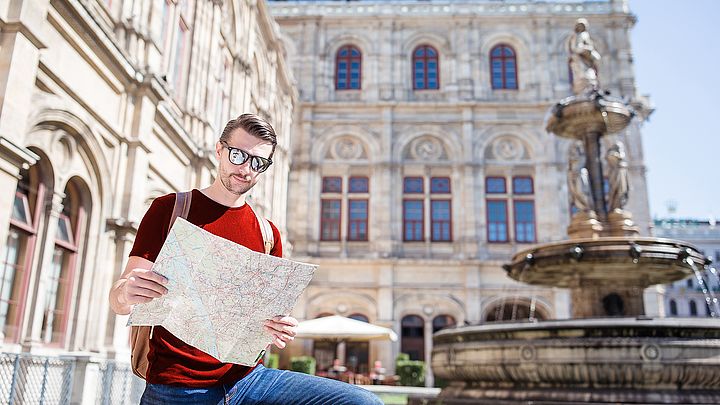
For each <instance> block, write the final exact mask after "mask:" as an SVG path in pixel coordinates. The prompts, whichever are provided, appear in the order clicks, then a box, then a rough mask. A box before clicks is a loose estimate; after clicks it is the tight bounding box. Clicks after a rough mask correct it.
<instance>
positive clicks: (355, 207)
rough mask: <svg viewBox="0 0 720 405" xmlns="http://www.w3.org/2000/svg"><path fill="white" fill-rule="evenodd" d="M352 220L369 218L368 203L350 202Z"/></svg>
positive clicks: (361, 201)
mask: <svg viewBox="0 0 720 405" xmlns="http://www.w3.org/2000/svg"><path fill="white" fill-rule="evenodd" d="M349 209H350V219H351V220H359V219H367V217H368V202H367V201H365V200H352V201H350V208H349Z"/></svg>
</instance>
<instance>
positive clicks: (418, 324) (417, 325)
mask: <svg viewBox="0 0 720 405" xmlns="http://www.w3.org/2000/svg"><path fill="white" fill-rule="evenodd" d="M400 329H401V331H400V335H401V336H402V338H401V341H400V351H401V352H402V353H406V354H407V355H409V356H410V360H422V361H424V360H425V322H424V321H423V319H422V318H421V317H419V316H417V315H407V316H405V317H403V318H402V320H401V321H400Z"/></svg>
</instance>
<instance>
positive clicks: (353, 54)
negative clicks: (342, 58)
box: [352, 49, 360, 56]
mask: <svg viewBox="0 0 720 405" xmlns="http://www.w3.org/2000/svg"><path fill="white" fill-rule="evenodd" d="M352 56H360V51H358V50H357V49H353V50H352Z"/></svg>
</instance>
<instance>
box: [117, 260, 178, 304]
mask: <svg viewBox="0 0 720 405" xmlns="http://www.w3.org/2000/svg"><path fill="white" fill-rule="evenodd" d="M167 282H168V280H167V279H166V278H165V277H163V276H161V275H160V274H157V273H155V272H154V271H152V270H148V269H140V268H135V269H132V270H131V271H130V273H129V274H128V275H127V277H126V279H125V283H123V287H122V292H121V297H122V298H120V300H121V302H122V303H123V304H125V305H135V304H140V303H146V302H150V301H152V300H153V299H155V298H159V297H162V296H163V295H165V294H167V292H168V290H167V288H165V284H167ZM123 301H124V302H123Z"/></svg>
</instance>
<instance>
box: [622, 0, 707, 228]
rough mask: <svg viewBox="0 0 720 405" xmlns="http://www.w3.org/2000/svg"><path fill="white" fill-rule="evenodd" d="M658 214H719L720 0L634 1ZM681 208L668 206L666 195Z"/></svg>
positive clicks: (647, 150) (638, 71) (639, 80)
mask: <svg viewBox="0 0 720 405" xmlns="http://www.w3.org/2000/svg"><path fill="white" fill-rule="evenodd" d="M630 9H631V11H632V13H633V14H635V15H636V16H637V19H638V21H637V23H636V25H635V27H634V28H633V30H632V33H631V41H632V48H633V56H634V62H635V77H636V85H637V88H638V92H639V93H640V94H648V95H650V100H651V101H652V103H653V105H654V106H655V112H654V113H653V114H652V115H651V116H650V120H649V122H646V123H645V124H644V126H643V128H642V134H643V135H642V136H643V149H644V154H645V165H646V166H647V169H648V171H647V180H648V193H649V199H650V212H651V214H652V216H653V217H658V218H666V217H674V218H698V219H709V218H710V217H714V218H716V219H720V24H719V23H718V20H719V19H720V1H719V0H630ZM669 201H674V203H675V206H676V211H675V212H674V213H669V210H668V202H669Z"/></svg>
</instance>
